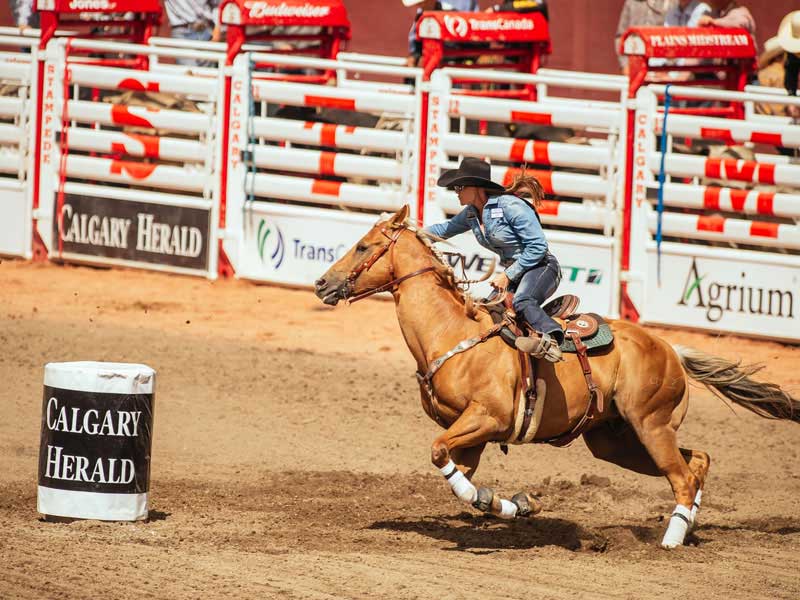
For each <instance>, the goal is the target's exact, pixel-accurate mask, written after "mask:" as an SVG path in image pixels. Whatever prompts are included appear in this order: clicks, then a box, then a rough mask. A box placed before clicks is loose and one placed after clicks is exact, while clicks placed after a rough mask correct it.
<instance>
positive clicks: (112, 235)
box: [61, 204, 131, 248]
mask: <svg viewBox="0 0 800 600" xmlns="http://www.w3.org/2000/svg"><path fill="white" fill-rule="evenodd" d="M130 226H131V220H130V219H121V218H117V217H101V216H99V215H89V214H86V213H83V214H81V213H76V212H75V211H74V209H73V208H72V205H71V204H65V205H64V206H63V208H62V209H61V239H62V240H64V241H65V242H73V243H76V244H89V245H91V246H107V247H109V248H127V247H128V230H129V229H130Z"/></svg>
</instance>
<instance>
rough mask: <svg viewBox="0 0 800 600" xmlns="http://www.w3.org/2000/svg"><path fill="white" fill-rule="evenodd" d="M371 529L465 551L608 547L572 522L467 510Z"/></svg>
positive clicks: (378, 524)
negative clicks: (510, 517)
mask: <svg viewBox="0 0 800 600" xmlns="http://www.w3.org/2000/svg"><path fill="white" fill-rule="evenodd" d="M368 529H380V530H389V531H397V532H404V533H418V534H420V535H424V536H427V537H430V538H433V539H437V540H443V541H446V542H450V543H452V544H454V547H451V548H445V550H455V551H464V552H475V551H487V550H488V551H497V550H512V549H513V550H525V549H529V548H541V547H545V546H558V547H561V548H565V549H567V550H571V551H593V552H604V551H605V550H606V549H607V547H608V539H607V538H605V537H604V536H602V535H598V534H595V533H593V532H590V531H587V530H585V529H583V528H582V527H580V526H579V525H577V524H576V523H573V522H572V521H566V520H564V519H553V518H548V517H536V518H534V519H531V520H528V521H523V520H516V521H501V520H499V519H496V518H494V517H489V516H480V515H472V514H469V513H466V512H465V513H461V514H459V515H454V516H446V517H443V516H428V517H422V518H421V519H418V520H409V519H403V518H401V519H391V520H388V521H376V522H375V523H373V524H372V525H370V526H369V527H368ZM478 553H482V554H485V553H487V552H478Z"/></svg>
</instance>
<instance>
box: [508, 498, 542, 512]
mask: <svg viewBox="0 0 800 600" xmlns="http://www.w3.org/2000/svg"><path fill="white" fill-rule="evenodd" d="M511 502H513V503H514V504H515V505H516V507H517V516H518V517H532V516H533V515H538V514H539V513H540V512H542V503H541V502H539V500H537V499H536V498H534V497H533V496H531V495H530V494H526V493H525V492H519V493H518V494H514V496H513V497H512V498H511Z"/></svg>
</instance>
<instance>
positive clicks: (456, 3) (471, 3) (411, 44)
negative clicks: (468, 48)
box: [403, 0, 480, 67]
mask: <svg viewBox="0 0 800 600" xmlns="http://www.w3.org/2000/svg"><path fill="white" fill-rule="evenodd" d="M403 6H408V7H411V6H416V7H417V13H416V15H414V22H413V23H412V24H411V29H410V31H409V32H408V60H407V64H408V66H409V67H415V66H417V64H418V63H419V59H420V57H421V56H422V43H421V42H420V41H419V40H418V39H417V21H419V19H420V17H421V16H422V13H424V12H428V11H432V10H455V11H459V12H477V11H478V10H480V7H479V6H478V0H447V1H445V2H439V1H438V0H403Z"/></svg>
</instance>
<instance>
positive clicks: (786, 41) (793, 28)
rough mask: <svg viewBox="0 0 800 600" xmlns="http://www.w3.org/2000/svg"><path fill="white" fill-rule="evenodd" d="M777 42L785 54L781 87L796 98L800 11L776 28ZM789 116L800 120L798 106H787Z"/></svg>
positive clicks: (798, 68)
mask: <svg viewBox="0 0 800 600" xmlns="http://www.w3.org/2000/svg"><path fill="white" fill-rule="evenodd" d="M776 39H777V42H778V44H779V45H780V47H781V48H782V49H783V51H784V52H786V61H785V62H784V69H785V73H784V77H783V86H784V87H785V88H786V93H787V94H789V95H790V96H797V83H798V82H797V78H798V76H800V10H796V11H794V12H791V13H789V14H788V15H786V16H785V17H784V18H783V20H782V21H781V24H780V27H778V36H777V38H776ZM788 112H789V115H790V116H791V117H792V118H794V119H800V106H789V107H788Z"/></svg>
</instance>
